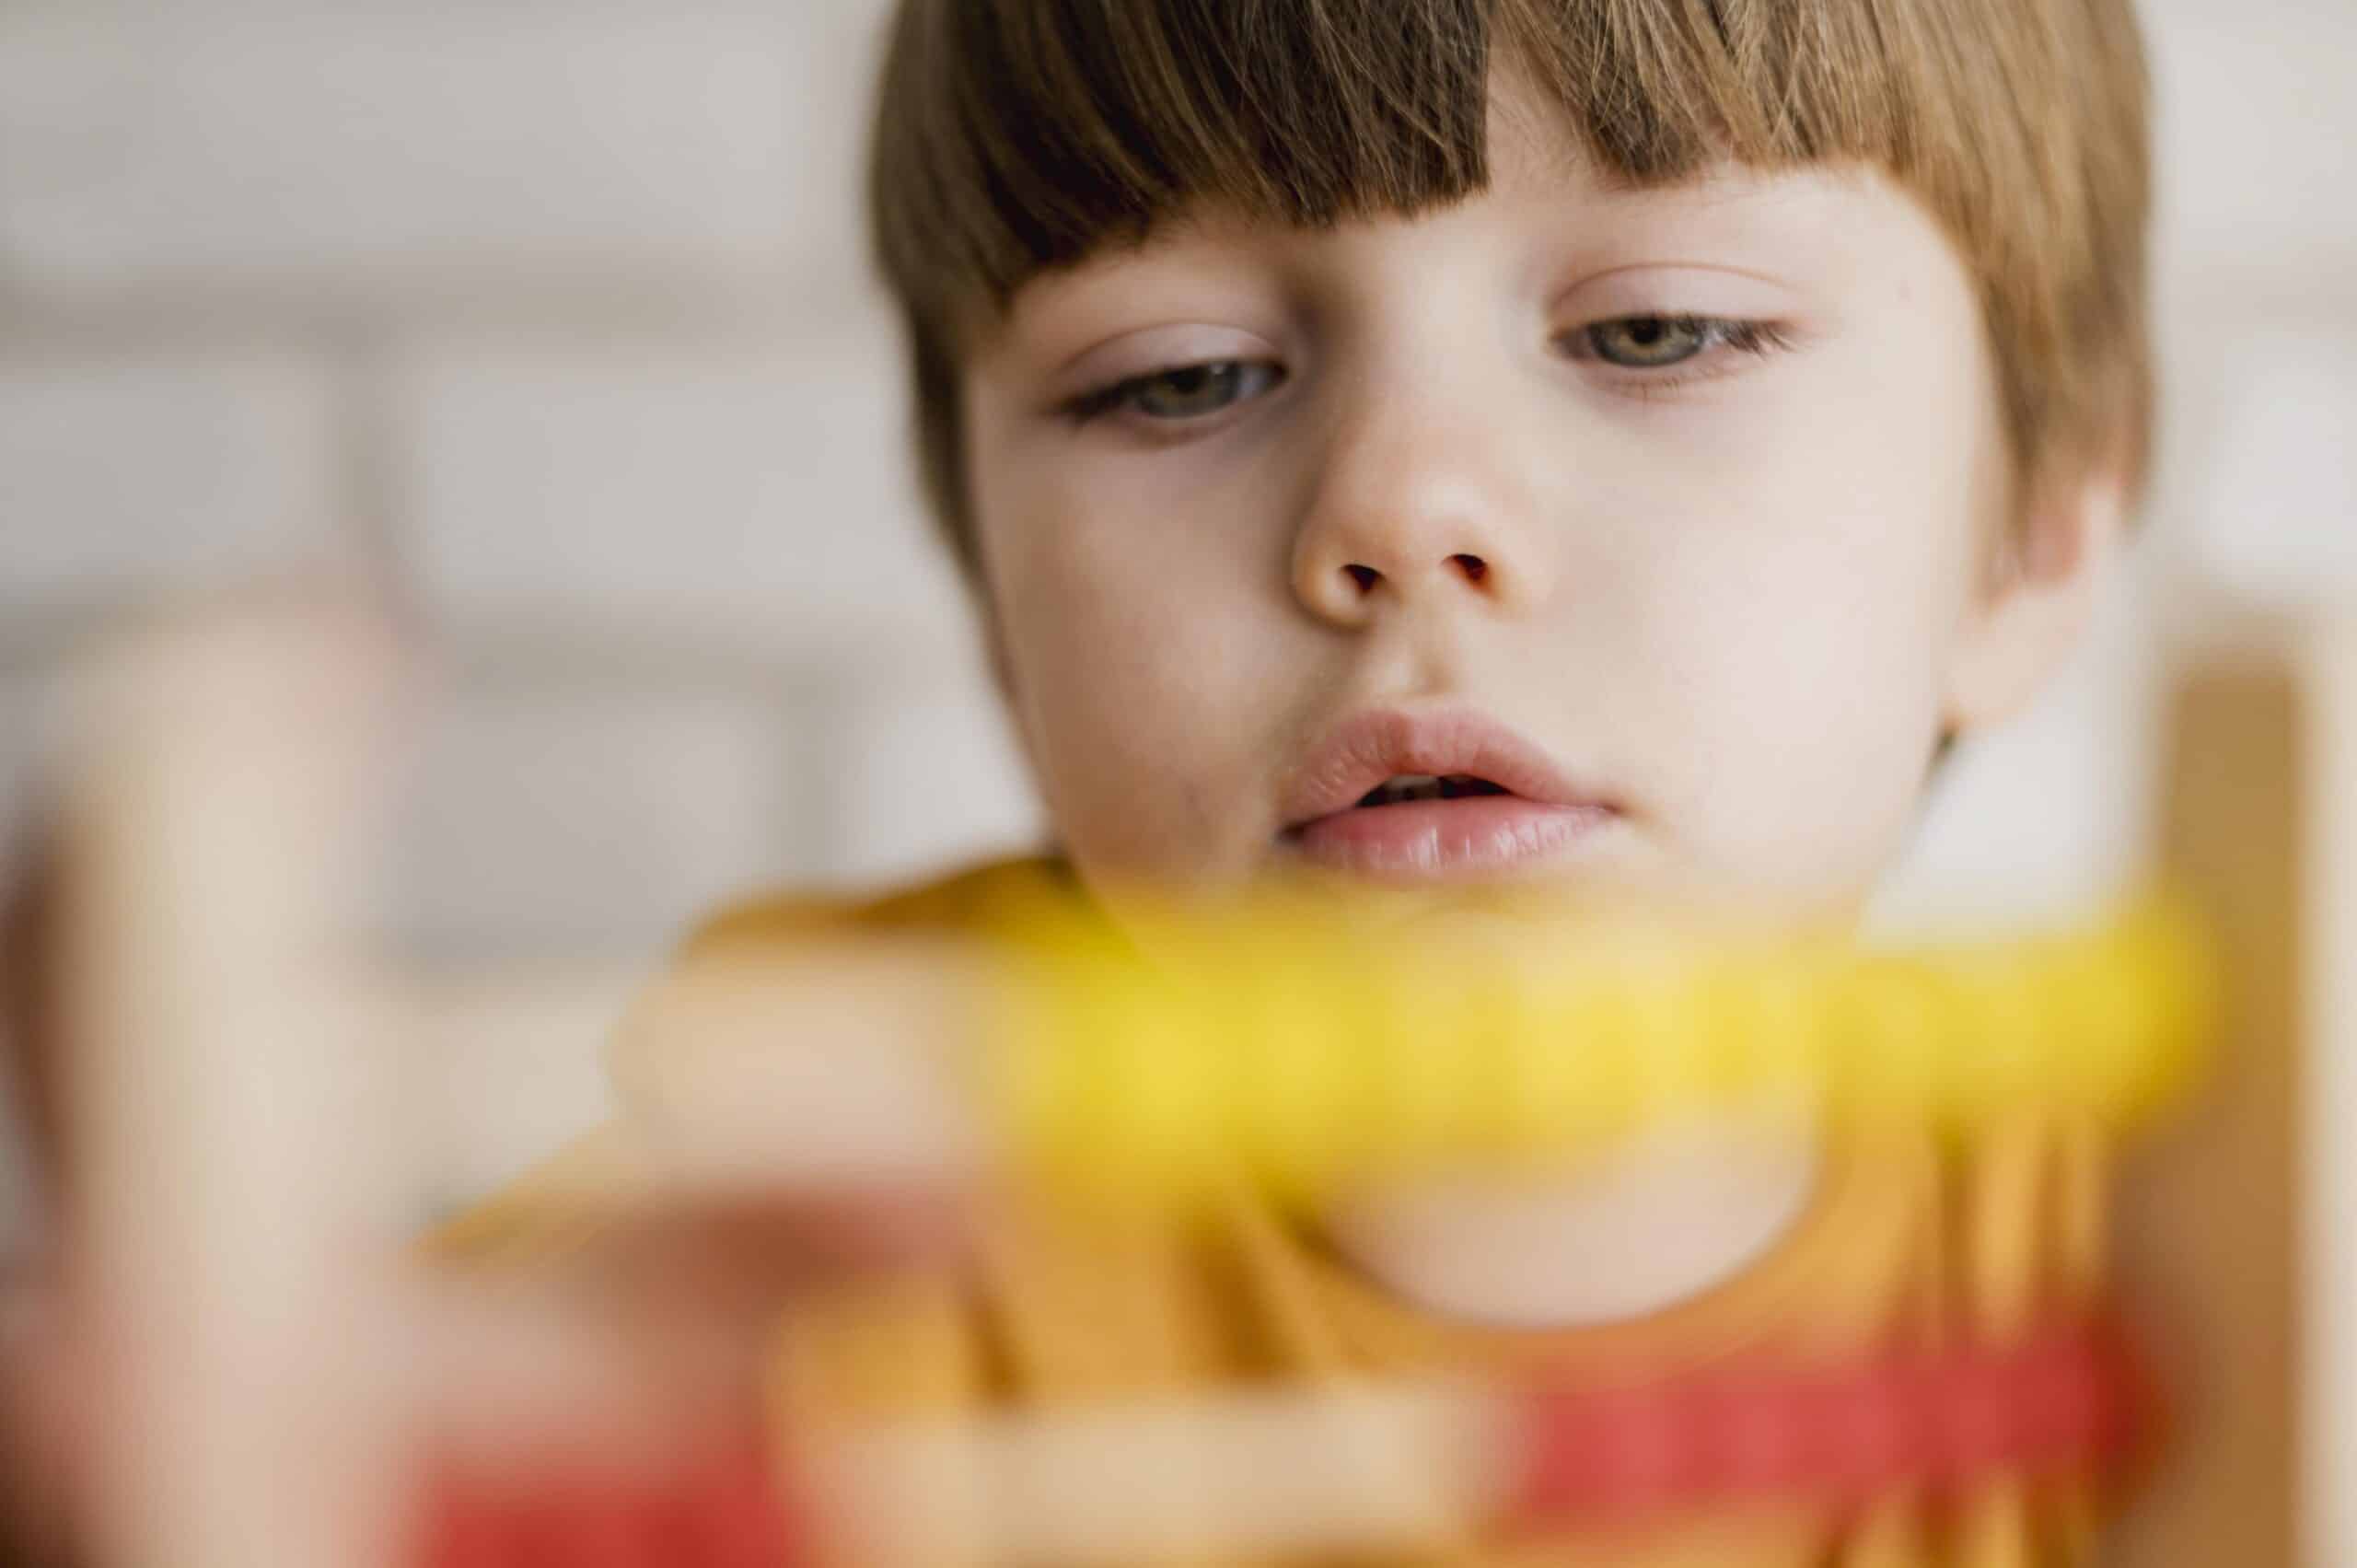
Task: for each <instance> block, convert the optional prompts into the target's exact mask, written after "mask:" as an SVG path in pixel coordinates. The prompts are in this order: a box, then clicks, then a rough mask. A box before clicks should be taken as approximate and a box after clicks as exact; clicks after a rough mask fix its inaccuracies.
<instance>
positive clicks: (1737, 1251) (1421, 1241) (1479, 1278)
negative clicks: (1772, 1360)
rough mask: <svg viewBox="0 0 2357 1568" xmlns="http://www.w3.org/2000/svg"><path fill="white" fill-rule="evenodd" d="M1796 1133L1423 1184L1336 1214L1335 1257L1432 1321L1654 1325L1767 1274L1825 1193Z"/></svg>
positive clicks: (1687, 1142) (1332, 1222) (1645, 1141)
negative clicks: (1748, 1271) (1756, 1271)
mask: <svg viewBox="0 0 2357 1568" xmlns="http://www.w3.org/2000/svg"><path fill="white" fill-rule="evenodd" d="M1818 1158H1819V1156H1818V1151H1817V1145H1816V1144H1815V1143H1814V1142H1813V1141H1812V1140H1811V1139H1809V1138H1807V1137H1805V1136H1803V1135H1799V1134H1798V1133H1796V1132H1794V1131H1793V1130H1791V1129H1786V1130H1783V1131H1782V1132H1769V1131H1766V1130H1763V1129H1761V1128H1759V1127H1758V1126H1757V1125H1752V1124H1746V1125H1744V1126H1742V1127H1740V1128H1732V1127H1729V1126H1725V1125H1719V1124H1703V1123H1694V1124H1688V1125H1684V1126H1681V1127H1679V1128H1677V1129H1675V1130H1672V1131H1666V1132H1652V1133H1647V1134H1645V1135H1644V1136H1643V1137H1640V1138H1632V1139H1631V1140H1629V1141H1627V1142H1625V1143H1623V1144H1619V1145H1616V1146H1615V1147H1614V1148H1612V1149H1610V1150H1608V1151H1607V1152H1606V1153H1604V1154H1602V1155H1600V1156H1596V1158H1594V1159H1592V1160H1590V1161H1588V1162H1585V1164H1583V1165H1582V1166H1581V1167H1579V1168H1578V1169H1577V1170H1575V1171H1569V1172H1563V1173H1551V1174H1549V1175H1547V1176H1544V1177H1538V1176H1525V1177H1511V1178H1504V1177H1501V1178H1472V1177H1459V1178H1448V1179H1428V1180H1420V1181H1418V1182H1417V1183H1415V1184H1414V1185H1413V1186H1410V1187H1399V1188H1393V1189H1387V1190H1385V1191H1380V1192H1377V1193H1374V1194H1369V1195H1364V1196H1362V1197H1359V1198H1356V1199H1353V1200H1352V1201H1350V1202H1345V1203H1343V1204H1341V1205H1340V1206H1339V1207H1338V1208H1337V1209H1335V1210H1334V1211H1333V1212H1332V1213H1331V1214H1329V1216H1328V1225H1329V1234H1330V1236H1331V1237H1332V1239H1333V1242H1334V1244H1335V1246H1336V1247H1338V1248H1339V1249H1341V1252H1342V1253H1343V1255H1344V1256H1345V1257H1347V1258H1349V1259H1350V1260H1351V1261H1352V1262H1353V1263H1354V1264H1356V1265H1357V1266H1358V1267H1359V1268H1360V1269H1362V1270H1364V1272H1366V1273H1368V1274H1369V1275H1371V1276H1372V1277H1374V1278H1375V1279H1376V1281H1377V1282H1379V1283H1381V1284H1383V1285H1384V1286H1385V1287H1386V1288H1387V1289H1389V1290H1390V1291H1392V1292H1393V1293H1394V1294H1396V1295H1399V1296H1401V1297H1403V1298H1404V1299H1406V1300H1408V1301H1410V1302H1412V1303H1413V1304H1415V1305H1416V1306H1418V1307H1422V1308H1425V1309H1426V1310H1429V1311H1433V1312H1436V1313H1439V1314H1440V1315H1442V1316H1444V1317H1446V1318H1457V1319H1461V1320H1464V1321H1469V1322H1479V1323H1489V1324H1494V1325H1497V1326H1500V1327H1506V1328H1517V1329H1538V1328H1549V1327H1558V1328H1571V1327H1579V1326H1594V1325H1598V1324H1603V1323H1608V1322H1614V1321H1620V1320H1625V1319H1629V1318H1641V1317H1644V1316H1646V1315H1648V1314H1651V1313H1655V1312H1659V1311H1662V1310H1664V1309H1666V1308H1668V1307H1674V1306H1677V1305H1678V1303H1680V1302H1682V1301H1686V1300H1688V1299H1689V1298H1691V1297H1693V1296H1696V1295H1701V1294H1702V1293H1703V1292H1705V1291H1708V1290H1709V1289H1711V1288H1712V1287H1713V1286H1714V1285H1717V1284H1720V1283H1724V1281H1726V1280H1727V1279H1729V1278H1731V1277H1732V1276H1734V1275H1736V1274H1737V1273H1739V1272H1742V1271H1743V1270H1744V1269H1745V1268H1747V1267H1748V1266H1750V1265H1751V1264H1753V1263H1755V1262H1757V1261H1759V1260H1760V1259H1761V1258H1762V1257H1764V1256H1765V1255H1766V1254H1767V1253H1768V1252H1770V1251H1771V1250H1772V1249H1774V1248H1775V1246H1776V1245H1777V1244H1778V1243H1779V1242H1780V1241H1781V1240H1782V1239H1783V1237H1785V1236H1786V1235H1787V1234H1788V1233H1789V1232H1790V1231H1791V1230H1792V1229H1793V1227H1794V1225H1796V1224H1797V1223H1798V1222H1799V1220H1800V1218H1801V1216H1802V1215H1803V1214H1804V1213H1805V1211H1806V1210H1807V1207H1808V1204H1809V1200H1810V1197H1811V1195H1812V1193H1813V1191H1814V1190H1815V1186H1816V1181H1817V1167H1818Z"/></svg>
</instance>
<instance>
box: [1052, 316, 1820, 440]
mask: <svg viewBox="0 0 2357 1568" xmlns="http://www.w3.org/2000/svg"><path fill="white" fill-rule="evenodd" d="M1646 320H1654V321H1660V322H1663V323H1665V324H1666V325H1668V326H1672V327H1675V328H1678V329H1679V330H1680V331H1691V332H1699V333H1700V334H1701V337H1702V339H1703V343H1702V346H1701V348H1699V349H1697V350H1696V351H1695V352H1694V353H1693V354H1689V355H1688V356H1687V357H1686V358H1684V359H1680V360H1675V361H1672V362H1671V363H1669V364H1667V365H1664V366H1658V367H1655V368H1650V369H1649V368H1647V367H1645V366H1620V365H1613V363H1612V362H1611V361H1610V360H1608V359H1605V358H1603V356H1602V355H1601V354H1597V353H1596V351H1595V349H1594V346H1593V344H1594V334H1596V333H1597V332H1600V331H1603V330H1604V329H1606V328H1608V327H1616V326H1622V325H1625V324H1627V323H1630V322H1632V321H1646ZM1556 342H1557V343H1559V344H1566V345H1568V344H1572V343H1582V342H1585V343H1588V344H1589V348H1588V351H1587V352H1586V353H1585V354H1573V355H1571V356H1570V357H1572V358H1574V359H1577V360H1579V361H1581V362H1583V363H1587V362H1595V363H1600V364H1604V365H1607V366H1610V367H1611V368H1613V369H1615V370H1618V371H1620V372H1621V377H1620V378H1621V379H1622V380H1623V382H1624V389H1625V390H1628V391H1630V392H1631V393H1633V394H1634V395H1636V396H1639V397H1643V398H1655V397H1662V396H1666V395H1667V394H1668V393H1670V392H1673V391H1676V390H1677V389H1679V388H1681V387H1685V386H1689V385H1690V384H1692V383H1693V382H1696V381H1700V380H1705V379H1708V378H1709V377H1711V376H1712V375H1713V374H1717V373H1716V372H1712V371H1707V370H1706V371H1699V372H1698V371H1695V370H1690V369H1688V368H1687V367H1688V366H1693V365H1695V364H1697V363H1698V362H1701V361H1703V360H1706V359H1708V358H1709V357H1710V356H1711V354H1712V352H1713V350H1715V349H1722V348H1724V349H1728V350H1732V351H1734V352H1735V353H1737V354H1745V355H1748V356H1750V357H1753V358H1765V357H1766V356H1768V355H1769V354H1774V353H1778V352H1780V351H1782V350H1784V349H1788V348H1790V347H1791V346H1792V334H1791V332H1790V331H1788V330H1786V329H1785V328H1784V327H1783V326H1782V324H1780V323H1778V322H1774V321H1765V320H1753V319H1742V318H1736V317H1725V316H1696V315H1670V314H1666V313H1662V314H1655V313H1649V312H1638V313H1636V314H1633V315H1629V316H1615V317H1609V318H1607V319H1604V320H1601V321H1591V322H1589V323H1587V324H1586V325H1585V326H1581V327H1575V328H1573V330H1572V331H1569V332H1566V333H1564V334H1562V336H1561V337H1559V338H1558V339H1557V340H1556ZM1257 363H1261V362H1243V361H1228V360H1208V361H1196V362H1190V363H1189V364H1186V365H1171V366H1163V367H1162V368H1160V369H1156V370H1149V371H1146V372H1145V373H1144V374H1143V375H1138V376H1132V377H1127V378H1126V379H1123V380H1120V381H1116V382H1114V383H1113V384H1112V385H1110V386H1108V387H1101V388H1098V389H1096V390H1095V391H1089V392H1083V393H1082V394H1080V395H1079V396H1078V397H1076V398H1074V399H1072V400H1070V401H1067V402H1065V403H1064V404H1063V405H1062V407H1061V408H1060V409H1059V410H1058V412H1060V413H1061V414H1062V416H1063V417H1064V418H1065V419H1067V420H1069V421H1070V422H1071V423H1072V424H1074V425H1076V426H1077V425H1087V424H1093V423H1095V422H1096V421H1097V420H1100V419H1103V418H1104V417H1105V416H1107V415H1108V414H1113V413H1118V412H1121V410H1122V409H1123V407H1124V406H1125V405H1127V404H1129V403H1131V402H1132V401H1135V400H1136V399H1137V398H1139V397H1141V396H1143V395H1144V393H1145V392H1146V391H1147V390H1148V389H1151V388H1152V387H1153V386H1154V385H1155V382H1157V381H1161V380H1163V379H1165V378H1167V377H1171V376H1177V375H1181V374H1184V373H1185V372H1187V371H1190V370H1201V369H1204V368H1207V367H1209V366H1217V365H1227V364H1257ZM1273 368H1274V370H1275V380H1274V382H1273V384H1272V385H1271V387H1270V388H1269V389H1268V391H1274V390H1275V389H1277V388H1278V387H1282V386H1283V385H1284V383H1285V382H1286V380H1287V379H1289V377H1288V376H1287V373H1286V372H1285V370H1284V369H1283V366H1274V367H1273ZM1260 395H1261V396H1265V395H1266V393H1265V392H1263V393H1261V394H1260ZM1246 401H1251V400H1246ZM1237 406H1240V405H1238V404H1230V405H1229V407H1230V408H1234V407H1237ZM1219 412H1223V413H1224V412H1227V410H1225V409H1223V410H1221V411H1219ZM1204 417H1205V418H1206V419H1212V418H1216V417H1218V415H1217V414H1210V415H1206V416H1204ZM1155 423H1156V424H1162V425H1164V426H1166V427H1169V428H1183V427H1185V426H1186V425H1188V424H1196V423H1201V422H1199V421H1191V420H1158V421H1155Z"/></svg>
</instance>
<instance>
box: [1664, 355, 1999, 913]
mask: <svg viewBox="0 0 2357 1568" xmlns="http://www.w3.org/2000/svg"><path fill="white" fill-rule="evenodd" d="M1812 406H1813V407H1815V408H1816V409H1817V411H1819V412H1820V414H1822V413H1824V412H1829V411H1831V410H1836V409H1843V408H1844V405H1843V404H1842V403H1840V402H1839V401H1828V400H1825V399H1818V400H1815V401H1814V402H1813V404H1812ZM1884 406H1885V408H1887V407H1888V406H1892V405H1884ZM1896 406H1899V407H1907V408H1911V409H1913V410H1916V411H1922V409H1923V408H1924V407H1925V404H1924V403H1923V401H1922V400H1921V399H1918V400H1916V401H1912V402H1911V403H1900V404H1898V405H1896ZM1846 412H1847V413H1848V415H1849V417H1848V418H1846V419H1826V418H1819V419H1817V420H1815V421H1813V422H1812V423H1811V424H1809V425H1808V426H1806V427H1802V426H1798V425H1794V424H1779V425H1778V427H1777V428H1775V429H1774V430H1773V431H1772V432H1771V431H1762V432H1761V436H1762V438H1761V439H1759V440H1758V441H1756V442H1751V441H1746V442H1741V443H1736V444H1735V445H1734V446H1733V447H1732V449H1727V450H1724V451H1723V452H1722V454H1721V455H1720V457H1719V459H1717V460H1716V461H1714V463H1713V469H1712V470H1711V471H1710V472H1707V473H1704V474H1701V475H1700V476H1696V477H1694V478H1692V479H1691V480H1689V485H1688V486H1687V487H1685V488H1684V490H1683V493H1682V495H1681V498H1680V501H1679V505H1680V507H1681V509H1682V510H1683V511H1685V513H1686V514H1687V515H1686V517H1685V518H1684V520H1683V522H1682V524H1681V525H1679V526H1676V527H1672V528H1668V529H1667V530H1666V531H1667V532H1668V533H1669V535H1670V536H1671V537H1672V538H1674V539H1675V540H1676V541H1677V542H1676V543H1675V544H1673V545H1670V546H1667V547H1666V548H1665V549H1664V550H1663V551H1662V552H1661V554H1660V555H1659V556H1658V557H1657V558H1656V560H1655V574H1656V575H1654V576H1653V577H1652V579H1651V581H1650V584H1649V587H1648V589H1647V591H1645V592H1644V593H1643V594H1642V595H1639V596H1636V601H1637V602H1640V603H1642V604H1643V606H1644V610H1643V614H1644V616H1645V624H1644V626H1643V631H1642V633H1641V635H1642V638H1643V647H1644V648H1645V649H1646V650H1647V652H1646V654H1645V655H1644V656H1643V658H1642V659H1641V660H1638V661H1632V662H1634V663H1637V664H1638V665H1640V667H1643V666H1645V665H1650V667H1651V668H1653V669H1654V670H1655V671H1656V672H1657V673H1658V677H1659V679H1660V680H1661V681H1662V684H1661V685H1660V686H1658V687H1655V686H1653V685H1652V683H1651V681H1650V680H1649V681H1648V682H1647V685H1648V688H1649V691H1648V693H1647V706H1648V707H1649V708H1650V710H1651V711H1652V712H1654V713H1655V714H1663V715H1667V716H1666V717H1665V718H1663V719H1661V720H1658V721H1656V722H1657V723H1658V724H1660V725H1661V726H1664V727H1668V728H1674V729H1675V730H1676V731H1677V733H1676V734H1675V735H1672V736H1665V737H1664V738H1662V742H1661V745H1660V747H1659V749H1656V750H1655V751H1654V752H1653V755H1654V756H1655V758H1656V759H1659V760H1660V761H1661V762H1662V765H1663V766H1665V767H1666V768H1667V769H1668V770H1670V772H1671V774H1672V775H1673V776H1671V777H1669V778H1666V780H1664V781H1663V788H1664V792H1665V796H1666V800H1665V815H1666V818H1667V819H1669V821H1670V822H1671V823H1672V825H1673V829H1674V830H1676V831H1677V832H1678V833H1679V834H1680V835H1681V836H1682V837H1683V838H1684V840H1685V842H1684V843H1683V844H1682V845H1681V846H1680V847H1681V848H1682V849H1684V850H1685V851H1686V852H1687V855H1686V858H1688V859H1689V860H1690V861H1691V863H1692V865H1693V866H1694V870H1695V873H1696V875H1697V876H1698V877H1701V878H1702V879H1703V880H1705V881H1706V882H1724V883H1727V884H1729V885H1732V886H1735V887H1740V888H1750V889H1761V890H1766V891H1771V892H1773V893H1775V894H1778V895H1780V896H1795V897H1798V898H1799V899H1801V900H1803V901H1810V902H1814V901H1840V900H1848V899H1851V898H1853V897H1856V896H1858V895H1860V894H1863V893H1864V891H1865V890H1866V889H1868V887H1869V886H1870V885H1871V884H1872V882H1873V881H1874V880H1875V877H1877V876H1878V874H1879V873H1880V871H1881V870H1882V869H1883V867H1884V866H1885V865H1887V863H1888V861H1889V860H1890V858H1891V857H1892V856H1893V855H1894V854H1896V852H1897V850H1898V848H1899V846H1900V842H1901V841H1902V839H1903V837H1904V835H1905V833H1906V832H1907V830H1908V829H1909V828H1910V825H1911V823H1912V820H1913V818H1914V814H1915V809H1916V805H1917V801H1918V799H1919V797H1920V796H1921V793H1922V786H1923V783H1924V778H1925V770H1926V766H1927V764H1928V762H1929V761H1930V758H1931V755H1932V753H1933V749H1934V748H1935V746H1936V744H1937V739H1938V730H1939V724H1940V714H1941V710H1942V696H1943V690H1944V686H1945V670H1946V667H1947V662H1948V659H1949V656H1950V654H1951V651H1952V649H1953V647H1954V645H1955V640H1956V634H1957V630H1958V627H1959V625H1960V624H1961V621H1962V619H1963V616H1964V613H1965V610H1966V608H1967V604H1968V596H1969V589H1970V584H1971V582H1972V571H1973V563H1974V562H1975V560H1976V556H1977V540H1978V539H1979V538H1980V534H1981V531H1982V530H1983V529H1984V528H1986V527H1988V526H1989V521H1988V517H1987V514H1988V513H1989V512H1990V511H1991V507H1992V503H1991V498H1990V496H1989V495H1988V493H1987V487H1986V483H1985V475H1984V472H1983V465H1984V464H1985V461H1986V458H1987V453H1986V449H1985V447H1984V446H1983V444H1982V442H1981V441H1980V439H1979V437H1978V436H1977V434H1975V433H1974V426H1973V425H1972V424H1970V423H1969V422H1968V423H1966V424H1964V425H1962V426H1960V427H1959V426H1956V425H1948V424H1944V422H1943V421H1942V420H1939V419H1933V418H1926V417H1922V416H1921V414H1920V412H1919V413H1918V416H1917V417H1913V418H1910V419H1906V420H1894V419H1892V418H1890V417H1889V416H1888V414H1887V412H1878V411H1877V409H1876V408H1875V407H1873V406H1870V405H1868V404H1866V403H1864V402H1861V401H1852V402H1851V403H1850V404H1848V405H1847V407H1846ZM1959 431H1961V432H1962V433H1963V434H1964V438H1961V439H1960V438H1959ZM1697 627H1707V628H1709V634H1708V635H1707V636H1701V637H1698V636H1696V635H1695V634H1694V629H1695V628H1697Z"/></svg>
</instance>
